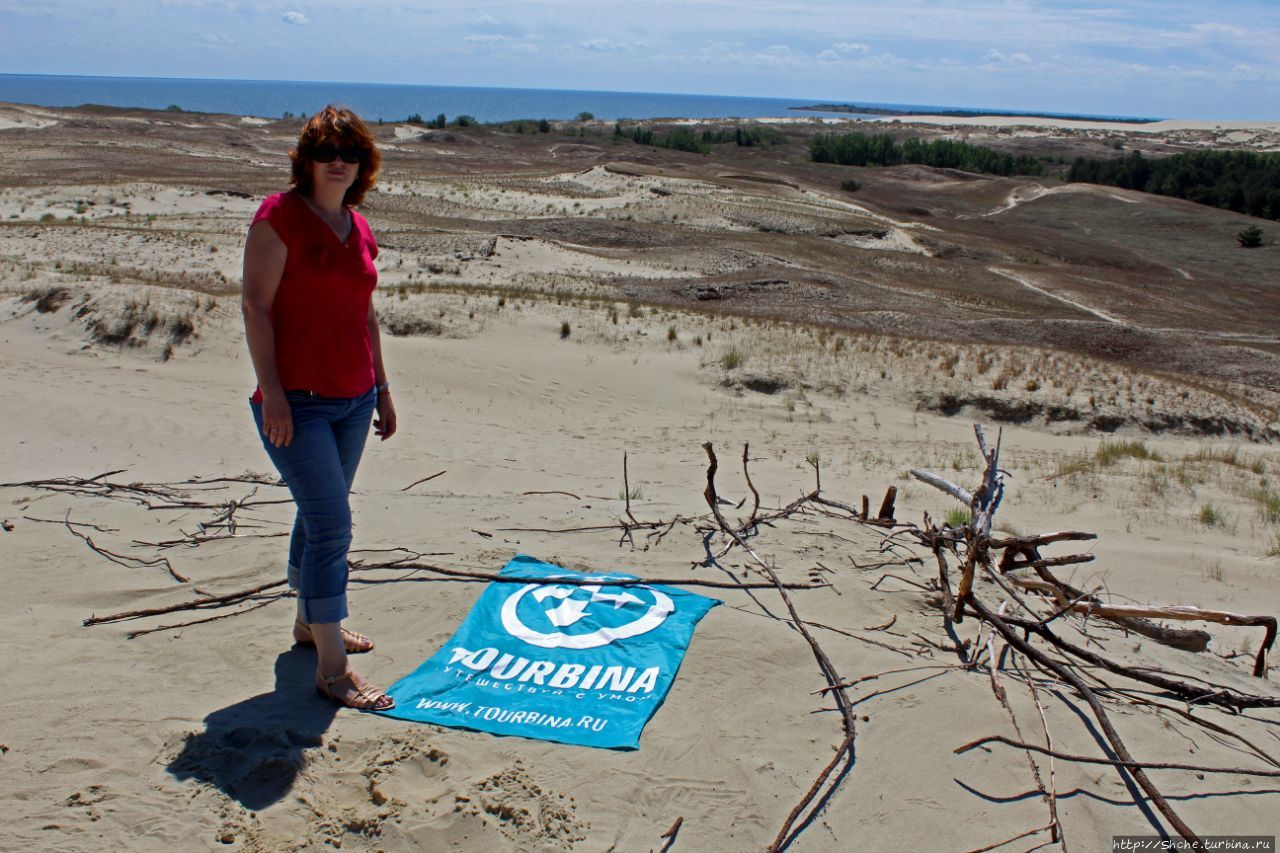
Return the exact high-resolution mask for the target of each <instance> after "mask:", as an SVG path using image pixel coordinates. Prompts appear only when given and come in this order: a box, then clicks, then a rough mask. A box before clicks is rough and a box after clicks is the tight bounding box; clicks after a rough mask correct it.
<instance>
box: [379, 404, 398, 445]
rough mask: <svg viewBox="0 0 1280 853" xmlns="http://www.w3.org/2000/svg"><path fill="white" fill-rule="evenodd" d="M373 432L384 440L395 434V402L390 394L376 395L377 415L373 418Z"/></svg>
mask: <svg viewBox="0 0 1280 853" xmlns="http://www.w3.org/2000/svg"><path fill="white" fill-rule="evenodd" d="M373 434H374V435H376V436H378V437H379V438H381V439H382V440H383V441H386V440H387V439H388V438H391V436H393V435H395V434H396V404H395V403H393V402H391V394H390V393H385V394H379V395H378V416H377V417H376V418H374V419H373Z"/></svg>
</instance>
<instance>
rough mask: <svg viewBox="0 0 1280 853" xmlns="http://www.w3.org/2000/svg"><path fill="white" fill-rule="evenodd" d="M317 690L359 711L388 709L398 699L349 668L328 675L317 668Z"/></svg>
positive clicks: (394, 704)
mask: <svg viewBox="0 0 1280 853" xmlns="http://www.w3.org/2000/svg"><path fill="white" fill-rule="evenodd" d="M316 692H317V693H319V694H320V695H321V696H324V697H327V698H329V699H332V700H333V701H335V702H337V703H338V704H339V705H342V706H343V707H346V708H355V709H356V710H357V711H388V710H390V709H392V708H394V707H395V706H396V700H394V699H392V698H391V697H390V696H388V695H387V694H385V693H383V692H382V691H381V690H379V689H378V688H376V687H373V686H371V685H370V684H369V682H367V681H365V680H364V679H363V678H361V677H360V676H359V675H356V674H355V672H354V671H352V670H350V669H348V670H347V671H346V672H344V673H342V674H341V675H332V676H326V675H324V674H323V673H321V672H320V670H318V669H317V670H316Z"/></svg>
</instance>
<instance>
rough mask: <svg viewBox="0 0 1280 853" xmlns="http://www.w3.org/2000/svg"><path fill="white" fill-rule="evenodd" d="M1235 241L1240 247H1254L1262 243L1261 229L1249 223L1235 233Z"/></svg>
mask: <svg viewBox="0 0 1280 853" xmlns="http://www.w3.org/2000/svg"><path fill="white" fill-rule="evenodd" d="M1236 242H1238V243H1239V244H1240V248H1242V249H1256V248H1258V247H1259V246H1261V245H1262V229H1261V228H1259V227H1258V226H1257V225H1250V226H1249V227H1248V228H1245V229H1244V230H1243V231H1241V232H1240V233H1239V234H1237V235H1236Z"/></svg>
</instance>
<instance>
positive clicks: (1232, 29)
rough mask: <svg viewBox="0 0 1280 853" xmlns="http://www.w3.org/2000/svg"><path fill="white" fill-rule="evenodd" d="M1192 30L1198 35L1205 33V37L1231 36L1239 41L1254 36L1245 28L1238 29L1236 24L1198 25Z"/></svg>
mask: <svg viewBox="0 0 1280 853" xmlns="http://www.w3.org/2000/svg"><path fill="white" fill-rule="evenodd" d="M1191 29H1193V30H1195V31H1196V32H1198V33H1203V34H1204V35H1221V36H1230V37H1232V38H1237V39H1245V38H1248V37H1249V36H1250V35H1252V33H1250V31H1249V30H1248V29H1246V28H1244V27H1238V26H1236V25H1235V24H1220V23H1217V22H1216V21H1210V22H1208V23H1204V24H1196V25H1195V26H1193V27H1192V28H1191Z"/></svg>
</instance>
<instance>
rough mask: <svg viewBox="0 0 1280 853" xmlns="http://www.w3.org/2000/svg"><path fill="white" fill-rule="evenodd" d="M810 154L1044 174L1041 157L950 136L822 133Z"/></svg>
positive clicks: (821, 158)
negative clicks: (924, 137) (900, 137)
mask: <svg viewBox="0 0 1280 853" xmlns="http://www.w3.org/2000/svg"><path fill="white" fill-rule="evenodd" d="M809 156H810V158H812V159H813V160H814V162H817V163H839V164H841V165H843V166H899V165H903V164H906V163H913V164H918V165H922V166H936V167H938V168H942V169H960V170H962V171H965V172H983V173H986V174H990V175H1043V174H1044V163H1043V162H1041V161H1040V159H1039V158H1038V157H1032V156H1030V155H1022V156H1018V157H1015V156H1014V155H1012V154H1005V153H1002V152H1000V151H996V150H994V149H991V148H984V147H982V146H981V145H970V144H969V143H967V142H957V141H955V140H951V139H935V140H933V141H932V142H925V141H923V140H921V139H917V138H913V139H908V140H906V141H905V142H901V143H899V142H897V141H896V140H895V139H894V138H893V137H892V136H890V135H889V134H887V133H879V134H874V135H873V134H866V133H819V134H818V135H816V136H814V137H813V139H811V140H810V141H809Z"/></svg>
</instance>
